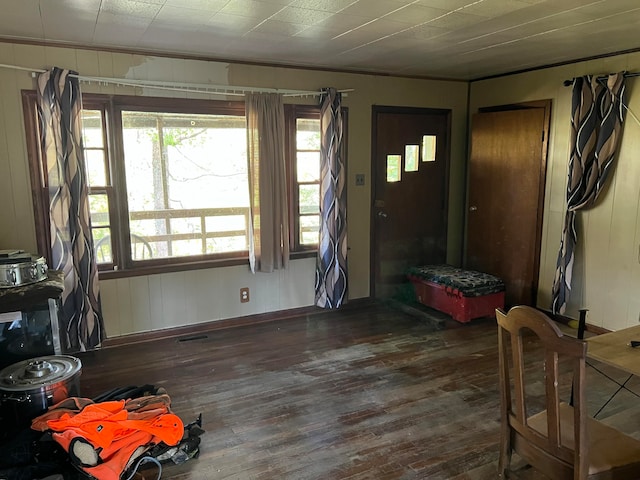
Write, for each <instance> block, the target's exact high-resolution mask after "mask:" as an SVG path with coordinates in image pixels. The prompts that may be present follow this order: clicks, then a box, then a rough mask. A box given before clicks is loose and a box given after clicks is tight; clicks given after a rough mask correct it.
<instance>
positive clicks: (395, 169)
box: [387, 155, 402, 182]
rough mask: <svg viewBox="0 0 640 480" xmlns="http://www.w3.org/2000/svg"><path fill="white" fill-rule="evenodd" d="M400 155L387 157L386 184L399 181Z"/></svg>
mask: <svg viewBox="0 0 640 480" xmlns="http://www.w3.org/2000/svg"><path fill="white" fill-rule="evenodd" d="M401 163H402V156H401V155H387V182H399V181H400V170H401V169H400V164H401Z"/></svg>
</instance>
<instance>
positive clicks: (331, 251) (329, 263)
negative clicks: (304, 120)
mask: <svg viewBox="0 0 640 480" xmlns="http://www.w3.org/2000/svg"><path fill="white" fill-rule="evenodd" d="M320 102H321V111H320V117H321V130H322V139H321V142H322V145H321V159H320V243H319V245H318V259H317V262H316V286H315V291H316V299H315V301H316V305H317V306H319V307H323V308H338V307H340V305H342V303H343V302H344V301H345V300H346V294H347V202H346V172H345V165H344V160H343V158H342V140H343V128H342V111H341V110H342V107H341V104H342V96H341V95H340V93H338V92H337V91H336V90H335V89H334V88H328V89H325V90H324V92H323V95H322V97H321V98H320Z"/></svg>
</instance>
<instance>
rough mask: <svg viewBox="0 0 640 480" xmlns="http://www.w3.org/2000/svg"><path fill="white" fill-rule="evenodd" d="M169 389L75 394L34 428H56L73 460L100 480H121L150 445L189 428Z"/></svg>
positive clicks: (55, 433)
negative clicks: (129, 395) (97, 398)
mask: <svg viewBox="0 0 640 480" xmlns="http://www.w3.org/2000/svg"><path fill="white" fill-rule="evenodd" d="M169 405H170V399H169V396H168V395H166V394H162V395H150V396H148V397H141V398H136V399H130V400H127V401H125V400H118V401H107V402H99V403H94V402H92V401H91V400H89V399H86V398H77V397H71V398H68V399H66V400H63V401H62V402H60V403H58V404H57V405H54V406H52V407H50V408H49V410H48V411H47V412H46V413H44V414H42V415H40V416H39V417H37V418H35V419H34V420H33V421H32V424H31V428H32V429H34V430H40V431H46V430H50V431H52V432H53V438H54V439H55V440H56V441H57V442H58V443H59V444H60V445H61V446H62V447H63V448H64V449H65V450H66V451H67V452H68V453H69V455H70V458H71V461H72V463H74V464H75V465H76V466H78V467H80V468H81V469H82V470H83V471H85V472H86V473H88V474H89V475H91V476H92V477H94V478H96V479H97V480H118V479H119V478H120V476H121V475H122V473H123V472H124V471H125V470H126V469H127V468H128V467H129V466H130V465H131V464H132V463H133V461H134V460H135V459H137V458H138V457H140V456H141V455H142V454H143V453H144V452H146V451H147V450H148V449H149V448H150V447H152V446H153V445H156V444H158V443H160V442H164V443H165V444H167V445H177V444H178V443H179V442H180V440H181V439H182V436H183V434H184V425H183V423H182V420H180V418H179V417H178V416H177V415H175V414H173V413H171V411H170V408H169Z"/></svg>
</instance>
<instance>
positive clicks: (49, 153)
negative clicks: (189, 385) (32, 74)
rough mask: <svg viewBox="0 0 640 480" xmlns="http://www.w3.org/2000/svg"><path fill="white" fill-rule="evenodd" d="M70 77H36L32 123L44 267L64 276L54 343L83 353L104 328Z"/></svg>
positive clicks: (76, 96) (64, 73)
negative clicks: (36, 127) (43, 208)
mask: <svg viewBox="0 0 640 480" xmlns="http://www.w3.org/2000/svg"><path fill="white" fill-rule="evenodd" d="M71 75H75V72H70V71H69V70H62V69H60V68H54V69H52V70H51V71H50V72H45V73H42V74H41V75H40V76H39V77H38V120H39V123H40V142H41V150H42V152H43V159H44V161H45V162H46V172H45V175H46V180H45V182H46V186H47V188H48V191H49V221H50V230H51V258H50V259H49V266H50V267H51V268H52V269H54V270H62V271H63V272H64V291H63V293H62V312H61V314H60V334H61V336H62V335H63V334H64V335H65V337H64V338H61V339H60V341H61V344H62V345H63V348H64V349H65V351H85V350H89V349H92V348H96V347H99V346H100V344H101V343H102V339H103V338H104V323H103V319H102V311H101V308H100V293H99V290H98V269H97V266H96V261H95V256H94V251H93V242H92V237H91V230H90V228H89V201H88V188H87V183H86V178H87V177H86V172H85V166H84V158H83V151H82V136H81V112H82V99H81V96H80V85H79V82H78V79H77V77H76V76H73V77H72V76H71Z"/></svg>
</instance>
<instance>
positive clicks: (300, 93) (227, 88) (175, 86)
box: [0, 64, 354, 97]
mask: <svg viewBox="0 0 640 480" xmlns="http://www.w3.org/2000/svg"><path fill="white" fill-rule="evenodd" d="M0 68H10V69H13V70H24V71H27V72H30V73H31V76H32V77H35V76H36V74H37V73H44V72H46V71H47V70H42V69H38V68H26V67H19V66H17V65H5V64H0ZM71 76H73V77H75V78H77V79H78V80H80V81H81V82H83V83H88V84H90V83H91V82H95V83H98V84H105V85H107V84H108V85H116V86H125V87H143V88H153V89H156V90H173V91H179V92H188V93H205V94H209V95H225V96H239V97H242V96H244V95H245V94H247V93H280V94H282V96H283V97H311V96H319V95H322V92H321V91H315V90H281V89H278V88H260V87H238V86H232V85H211V84H206V83H186V82H163V81H157V82H156V81H151V80H136V79H125V78H111V77H93V76H85V75H79V74H71ZM353 91H354V89H353V88H348V89H343V90H338V92H339V93H342V94H344V96H346V93H347V92H353Z"/></svg>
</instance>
